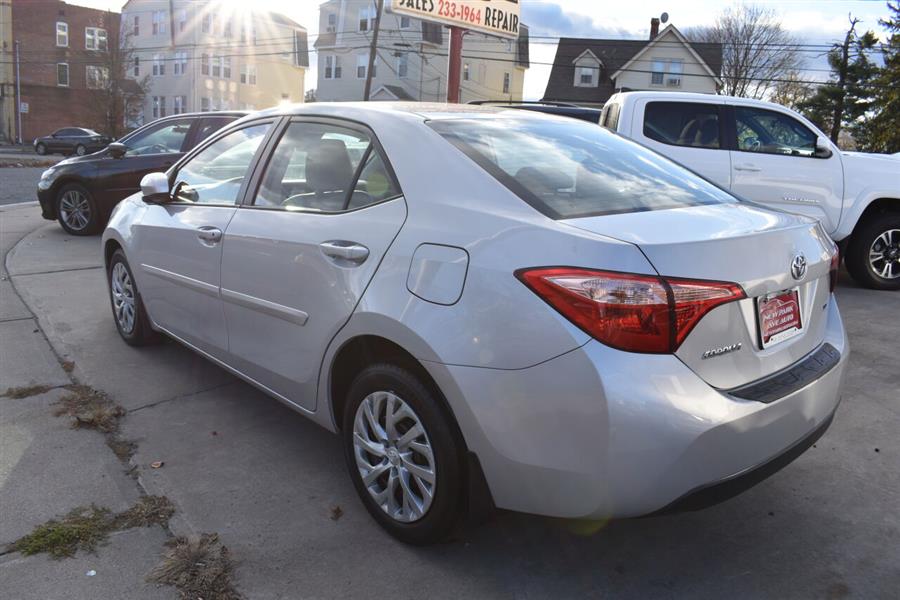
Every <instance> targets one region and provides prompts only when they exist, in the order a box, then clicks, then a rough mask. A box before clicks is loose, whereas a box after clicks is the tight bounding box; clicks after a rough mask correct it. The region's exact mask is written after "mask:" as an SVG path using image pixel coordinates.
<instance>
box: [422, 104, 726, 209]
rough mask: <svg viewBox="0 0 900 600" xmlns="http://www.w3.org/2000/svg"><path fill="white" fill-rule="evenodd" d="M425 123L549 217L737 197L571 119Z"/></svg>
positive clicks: (717, 201) (715, 201)
mask: <svg viewBox="0 0 900 600" xmlns="http://www.w3.org/2000/svg"><path fill="white" fill-rule="evenodd" d="M429 125H430V126H431V127H432V128H433V129H434V130H436V131H437V132H438V133H439V134H441V135H442V136H443V137H444V138H445V139H446V140H447V141H449V142H450V143H452V144H453V145H454V146H455V147H456V148H458V149H459V150H461V151H462V152H463V153H464V154H466V155H467V156H468V157H469V158H471V159H472V160H473V161H474V162H475V163H477V164H478V165H479V166H480V167H482V168H483V169H484V170H485V171H487V172H488V173H490V174H491V175H492V176H493V177H495V178H496V179H497V180H498V181H499V182H500V183H502V184H503V185H505V186H506V187H507V188H508V189H509V190H511V191H512V192H513V193H515V194H516V195H518V196H519V197H520V198H521V199H522V200H523V201H525V202H527V203H528V204H530V205H531V206H532V207H533V208H535V209H536V210H538V211H539V212H541V213H543V214H544V215H546V216H548V217H550V218H552V219H571V218H576V217H587V216H595V215H605V214H616V213H627V212H638V211H650V210H664V209H669V208H681V207H686V206H702V205H709V204H723V203H732V202H737V200H736V199H735V198H734V197H732V196H731V195H729V194H728V193H727V192H725V191H723V190H721V189H719V188H717V187H716V186H714V185H712V184H710V183H708V182H707V181H706V180H704V179H701V178H700V177H698V176H696V175H694V174H693V173H691V172H690V171H688V170H687V169H685V168H683V167H681V166H679V165H677V164H675V163H673V162H672V161H670V160H668V159H666V158H664V157H663V156H661V155H660V154H657V153H656V152H653V151H652V150H648V149H646V148H643V147H642V146H640V145H638V144H636V143H634V142H631V141H628V140H626V139H624V138H622V137H619V136H617V135H615V134H612V133H610V132H609V131H607V130H606V129H605V128H603V127H597V125H596V124H591V123H587V122H584V121H579V120H575V119H571V120H567V121H566V122H557V121H553V122H551V121H544V120H536V119H535V120H532V119H514V118H509V119H491V120H488V119H472V120H466V119H458V120H457V119H447V120H440V121H431V122H430V123H429Z"/></svg>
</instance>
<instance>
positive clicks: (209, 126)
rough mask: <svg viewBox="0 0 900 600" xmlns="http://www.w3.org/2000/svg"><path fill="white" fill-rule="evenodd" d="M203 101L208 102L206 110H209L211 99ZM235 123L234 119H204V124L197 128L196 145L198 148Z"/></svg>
mask: <svg viewBox="0 0 900 600" xmlns="http://www.w3.org/2000/svg"><path fill="white" fill-rule="evenodd" d="M201 100H206V104H207V106H206V110H207V111H208V110H209V98H201ZM232 121H234V117H210V118H208V119H203V122H201V123H200V125H199V127H197V132H196V133H195V134H194V145H195V146H197V145H199V144H200V142H202V141H203V140H205V139H206V138H208V137H209V136H211V135H212V134H214V133H215V132H217V131H218V130H220V129H222V128H223V127H225V126H226V125H228V124H229V123H231V122H232Z"/></svg>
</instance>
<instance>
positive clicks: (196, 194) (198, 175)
mask: <svg viewBox="0 0 900 600" xmlns="http://www.w3.org/2000/svg"><path fill="white" fill-rule="evenodd" d="M270 126H271V125H270V124H269V123H265V124H261V125H252V126H250V127H245V128H243V129H239V130H237V131H232V132H231V133H229V134H228V135H226V136H225V137H223V138H221V139H219V140H216V141H215V142H213V143H212V144H211V145H209V146H208V147H206V148H204V149H203V150H202V151H200V153H198V154H197V155H196V156H194V157H193V158H192V159H191V160H189V161H188V162H187V163H185V165H184V166H182V167H181V169H180V170H179V171H178V174H177V175H176V176H175V187H174V188H173V192H172V195H173V196H174V197H175V201H176V202H186V203H190V204H237V202H238V196H239V194H240V191H241V185H243V183H244V177H246V176H247V172H248V171H249V169H250V163H251V162H253V157H254V156H255V155H256V151H257V149H258V148H259V145H260V144H261V143H262V141H263V138H264V137H265V136H266V133H267V132H268V131H269V127H270Z"/></svg>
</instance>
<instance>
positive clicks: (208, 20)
mask: <svg viewBox="0 0 900 600" xmlns="http://www.w3.org/2000/svg"><path fill="white" fill-rule="evenodd" d="M200 31H202V32H203V33H212V15H211V14H210V13H206V14H205V15H203V19H201V20H200Z"/></svg>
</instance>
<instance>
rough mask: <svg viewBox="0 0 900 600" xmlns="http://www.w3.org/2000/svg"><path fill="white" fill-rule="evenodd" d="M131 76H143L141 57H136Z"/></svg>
mask: <svg viewBox="0 0 900 600" xmlns="http://www.w3.org/2000/svg"><path fill="white" fill-rule="evenodd" d="M131 74H132V75H133V76H134V77H140V76H141V57H140V56H135V57H134V65H133V66H132V67H131Z"/></svg>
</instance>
